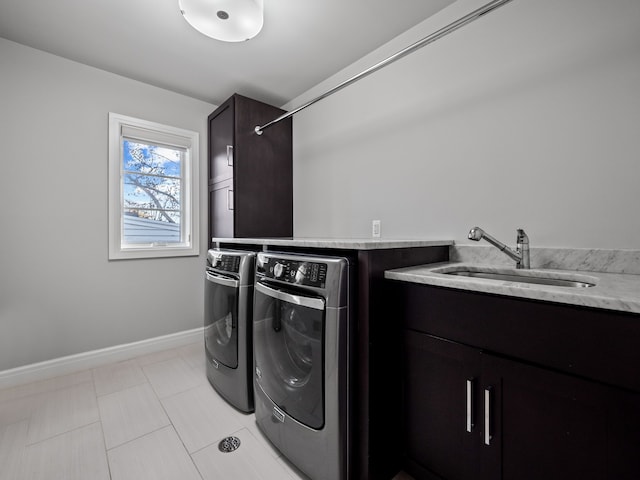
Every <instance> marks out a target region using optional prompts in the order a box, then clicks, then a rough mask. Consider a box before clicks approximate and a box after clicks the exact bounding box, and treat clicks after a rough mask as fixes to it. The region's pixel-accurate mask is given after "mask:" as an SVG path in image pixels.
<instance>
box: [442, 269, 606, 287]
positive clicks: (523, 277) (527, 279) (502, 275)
mask: <svg viewBox="0 0 640 480" xmlns="http://www.w3.org/2000/svg"><path fill="white" fill-rule="evenodd" d="M439 273H444V274H446V275H457V276H462V277H474V278H484V279H487V280H499V281H503V282H518V283H534V284H537V285H550V286H554V287H575V288H587V287H593V286H595V283H592V282H589V281H583V280H582V279H580V280H578V279H577V278H574V279H569V278H559V277H552V276H546V275H536V274H535V273H534V272H532V271H530V270H528V271H527V274H520V273H519V272H494V271H482V270H476V269H473V270H471V269H468V270H464V269H456V270H450V271H441V272H439Z"/></svg>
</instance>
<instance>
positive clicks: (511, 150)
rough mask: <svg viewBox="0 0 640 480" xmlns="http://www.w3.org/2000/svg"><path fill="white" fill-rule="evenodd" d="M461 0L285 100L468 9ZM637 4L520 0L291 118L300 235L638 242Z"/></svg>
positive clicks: (473, 2) (475, 2)
mask: <svg viewBox="0 0 640 480" xmlns="http://www.w3.org/2000/svg"><path fill="white" fill-rule="evenodd" d="M484 3H486V2H485V0H459V1H457V2H456V3H455V4H453V5H452V6H451V7H449V8H447V9H445V10H443V11H442V12H440V13H439V14H437V15H436V16H434V17H432V18H431V19H428V20H427V21H425V22H423V23H422V24H420V25H418V26H417V27H415V28H413V29H411V30H410V31H408V32H405V34H403V35H401V36H400V37H398V38H397V39H395V40H394V41H392V42H390V43H389V44H387V45H385V46H384V47H383V48H381V49H379V50H378V51H376V52H374V53H372V54H371V55H369V56H368V57H365V58H363V59H362V60H361V61H359V62H357V63H356V64H354V65H352V66H350V67H348V68H347V69H345V70H344V71H343V72H341V73H340V74H338V75H336V76H334V77H333V78H332V79H330V80H328V81H326V82H324V83H323V84H321V85H319V86H317V88H314V89H312V90H311V91H309V92H307V93H305V94H304V95H302V96H301V97H300V98H298V99H296V100H295V101H292V102H290V104H288V105H287V107H294V106H298V105H299V104H301V103H302V102H303V101H305V100H308V99H310V98H312V97H313V96H315V95H317V94H320V93H322V92H323V91H324V90H326V89H328V88H329V87H331V86H333V85H336V84H337V83H338V82H339V81H341V80H344V79H346V78H348V77H349V76H350V75H353V74H355V73H357V72H359V71H360V70H362V69H364V68H365V67H368V66H370V65H373V64H374V63H375V62H377V61H379V60H381V59H383V58H385V57H386V56H388V55H390V54H391V53H394V52H396V51H398V50H400V49H401V48H403V47H405V46H407V45H409V44H411V43H413V42H414V41H416V40H418V39H420V38H422V37H423V36H425V35H426V34H428V33H431V32H432V31H435V30H436V29H438V28H440V27H442V26H444V25H445V24H447V23H449V22H451V21H453V20H455V19H457V18H459V17H461V16H462V15H464V14H466V13H468V12H470V11H472V10H473V9H475V8H477V7H479V6H480V5H482V4H484ZM639 127H640V2H638V1H637V0H612V1H606V2H605V1H602V0H535V1H530V0H514V1H513V2H512V3H510V4H508V5H506V6H504V7H502V8H500V9H498V10H496V11H495V12H493V13H491V14H490V15H487V16H486V17H483V18H481V19H479V20H477V21H476V22H474V23H472V24H470V25H468V26H466V27H464V28H463V29H461V30H458V31H457V32H454V33H453V34H451V35H449V36H448V37H446V38H444V39H442V40H439V41H438V42H436V43H434V44H431V45H429V46H427V47H425V48H423V49H421V50H419V51H417V52H415V53H413V54H412V55H410V56H408V57H405V58H403V59H402V60H400V61H398V62H396V63H394V64H392V65H391V66H388V67H386V68H385V69H383V70H380V71H378V72H377V73H375V74H373V75H371V76H369V77H367V78H365V79H364V80H361V81H360V82H358V83H356V84H354V85H352V86H350V87H347V88H345V89H344V90H342V91H340V92H339V93H337V94H335V95H333V96H332V97H329V98H327V99H325V100H323V101H321V102H319V103H317V104H315V105H313V106H311V107H309V108H308V109H306V110H304V111H303V112H301V113H299V114H297V115H296V117H295V120H294V162H295V163H294V196H295V199H294V206H295V217H294V218H295V223H294V225H295V234H296V236H317V235H321V236H346V237H366V236H370V235H371V233H370V232H371V220H373V219H380V220H381V221H382V236H383V237H430V238H442V239H454V240H456V241H459V242H461V243H468V240H467V239H466V233H467V232H468V230H469V228H470V227H472V226H474V225H476V224H477V225H479V226H482V227H484V228H485V229H486V230H487V231H488V232H490V233H492V234H494V235H495V236H497V237H498V238H500V239H501V240H503V241H505V242H507V243H509V244H513V243H514V241H515V230H516V228H517V227H523V228H525V230H527V232H528V233H529V236H530V238H531V242H532V246H547V247H576V248H578V247H594V248H632V249H638V248H640V216H639V215H638V206H639V205H640V186H639V185H640V184H639V180H640V156H639V155H640V154H639V152H640V130H639Z"/></svg>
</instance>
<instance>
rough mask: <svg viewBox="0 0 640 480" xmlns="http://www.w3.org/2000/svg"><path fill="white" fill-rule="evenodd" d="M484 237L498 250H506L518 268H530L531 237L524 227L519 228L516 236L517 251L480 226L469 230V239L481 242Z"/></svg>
mask: <svg viewBox="0 0 640 480" xmlns="http://www.w3.org/2000/svg"><path fill="white" fill-rule="evenodd" d="M483 238H484V239H485V240H486V241H487V242H489V243H490V244H491V245H493V246H494V247H496V248H497V249H498V250H500V251H501V252H504V253H505V254H506V255H508V256H509V257H510V258H512V259H513V260H515V261H516V268H530V263H529V237H528V236H527V234H526V233H524V230H523V229H521V228H519V229H518V236H517V238H516V242H517V246H516V250H515V252H514V251H513V250H512V249H511V248H509V247H507V246H506V245H505V244H504V243H502V242H501V241H500V240H496V239H495V238H493V237H492V236H491V235H489V234H488V233H487V232H485V231H484V230H482V229H481V228H480V227H473V228H472V229H471V230H469V240H475V241H476V242H479V241H480V240H482V239H483Z"/></svg>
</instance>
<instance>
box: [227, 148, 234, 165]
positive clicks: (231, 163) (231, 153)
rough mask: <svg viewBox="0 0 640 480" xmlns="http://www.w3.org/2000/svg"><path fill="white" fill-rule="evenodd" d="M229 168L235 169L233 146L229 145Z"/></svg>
mask: <svg viewBox="0 0 640 480" xmlns="http://www.w3.org/2000/svg"><path fill="white" fill-rule="evenodd" d="M227 166H229V167H233V145H227Z"/></svg>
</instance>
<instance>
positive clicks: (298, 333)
mask: <svg viewBox="0 0 640 480" xmlns="http://www.w3.org/2000/svg"><path fill="white" fill-rule="evenodd" d="M254 299H255V301H254V315H253V347H254V358H255V367H256V382H257V383H258V385H259V387H260V388H262V390H263V391H264V393H265V394H266V395H267V396H268V397H269V398H270V399H271V401H272V402H273V403H274V404H275V405H276V406H277V407H278V408H280V410H282V411H283V412H285V413H286V414H287V415H289V416H291V417H292V418H294V419H296V420H297V421H298V422H300V423H303V424H305V425H307V426H309V427H311V428H316V429H320V428H322V427H323V425H324V342H323V338H324V320H325V301H324V299H323V298H321V297H317V296H306V295H301V294H300V293H297V292H292V291H287V290H284V289H279V288H277V287H274V286H272V285H267V284H265V283H262V282H258V283H256V287H255V294H254Z"/></svg>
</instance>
